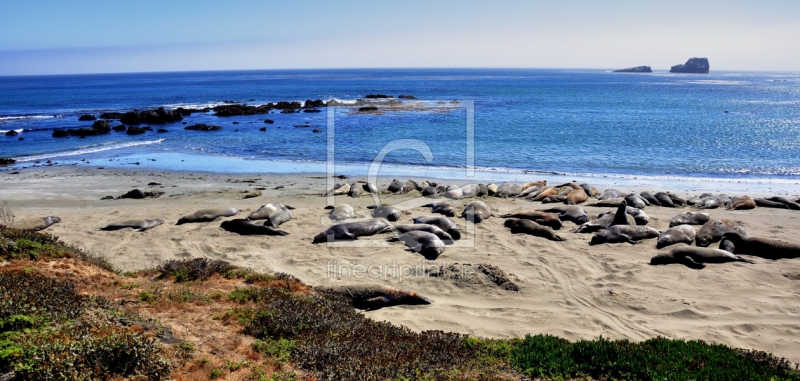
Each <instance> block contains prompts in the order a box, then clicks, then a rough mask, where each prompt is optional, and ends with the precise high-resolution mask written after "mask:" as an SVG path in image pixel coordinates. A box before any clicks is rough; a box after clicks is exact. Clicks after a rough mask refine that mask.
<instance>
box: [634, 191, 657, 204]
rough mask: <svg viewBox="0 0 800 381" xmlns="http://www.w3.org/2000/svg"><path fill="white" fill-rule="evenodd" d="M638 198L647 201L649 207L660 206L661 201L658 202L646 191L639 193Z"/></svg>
mask: <svg viewBox="0 0 800 381" xmlns="http://www.w3.org/2000/svg"><path fill="white" fill-rule="evenodd" d="M639 197H641V198H643V199H645V200H647V202H649V203H650V205H655V206H661V201H658V199H657V198H656V196H653V194H652V193H650V192H648V191H644V192H640V193H639Z"/></svg>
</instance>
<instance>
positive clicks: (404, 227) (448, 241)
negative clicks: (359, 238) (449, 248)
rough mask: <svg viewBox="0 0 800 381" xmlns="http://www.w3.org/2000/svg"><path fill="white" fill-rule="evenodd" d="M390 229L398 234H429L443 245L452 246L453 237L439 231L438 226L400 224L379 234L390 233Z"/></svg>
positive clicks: (389, 227)
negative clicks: (420, 232) (421, 232)
mask: <svg viewBox="0 0 800 381" xmlns="http://www.w3.org/2000/svg"><path fill="white" fill-rule="evenodd" d="M392 229H394V230H397V232H398V233H400V234H403V233H408V232H411V231H423V232H428V233H431V234H433V235H435V236H437V237H439V239H441V240H442V242H444V244H445V245H452V244H453V237H452V236H450V234H447V232H446V231H444V230H442V229H440V228H439V227H438V226H435V225H429V224H401V225H391V226H388V227H387V228H386V229H384V230H383V231H382V232H381V233H388V232H390V231H392Z"/></svg>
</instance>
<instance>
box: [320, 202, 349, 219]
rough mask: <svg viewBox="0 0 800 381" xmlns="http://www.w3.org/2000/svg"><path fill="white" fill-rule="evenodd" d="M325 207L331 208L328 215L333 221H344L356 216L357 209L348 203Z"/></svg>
mask: <svg viewBox="0 0 800 381" xmlns="http://www.w3.org/2000/svg"><path fill="white" fill-rule="evenodd" d="M325 209H331V214H329V215H328V218H329V219H331V221H342V220H347V219H350V218H356V211H355V210H354V209H353V207H352V206H350V205H348V204H339V205H336V206H326V207H325Z"/></svg>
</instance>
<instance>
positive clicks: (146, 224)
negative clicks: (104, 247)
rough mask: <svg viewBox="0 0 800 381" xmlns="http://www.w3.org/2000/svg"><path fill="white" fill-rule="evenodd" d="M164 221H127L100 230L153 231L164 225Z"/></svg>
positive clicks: (156, 219)
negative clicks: (127, 229) (128, 229)
mask: <svg viewBox="0 0 800 381" xmlns="http://www.w3.org/2000/svg"><path fill="white" fill-rule="evenodd" d="M163 223H164V221H163V220H159V219H158V218H155V219H152V220H127V221H122V222H115V223H112V224H108V225H106V226H104V227H102V228H100V229H98V230H106V231H109V230H120V229H125V228H131V229H136V230H137V231H140V232H143V231H145V230H147V229H152V228H154V227H156V226H158V225H161V224H163Z"/></svg>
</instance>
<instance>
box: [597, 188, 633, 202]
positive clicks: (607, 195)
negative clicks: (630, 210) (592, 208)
mask: <svg viewBox="0 0 800 381" xmlns="http://www.w3.org/2000/svg"><path fill="white" fill-rule="evenodd" d="M627 195H628V194H627V193H622V192H620V191H618V190H616V189H606V190H605V191H603V194H601V195H600V197H598V198H597V199H598V200H600V201H603V200H610V199H612V198H625V196H627Z"/></svg>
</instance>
